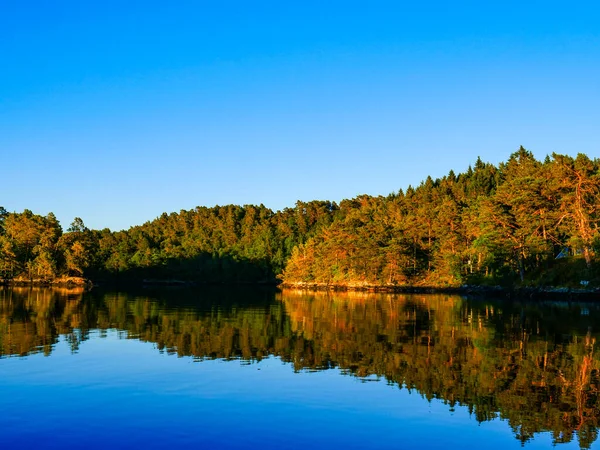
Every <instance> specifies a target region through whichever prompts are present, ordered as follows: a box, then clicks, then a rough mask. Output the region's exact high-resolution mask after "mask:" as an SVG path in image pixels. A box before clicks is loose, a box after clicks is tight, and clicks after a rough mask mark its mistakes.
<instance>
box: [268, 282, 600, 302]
mask: <svg viewBox="0 0 600 450" xmlns="http://www.w3.org/2000/svg"><path fill="white" fill-rule="evenodd" d="M278 287H280V288H289V289H298V290H304V291H333V292H344V291H355V292H361V291H362V292H373V293H389V294H402V293H404V294H457V295H466V296H473V297H481V296H487V297H504V298H509V299H510V298H521V299H523V298H525V299H530V300H564V299H565V297H566V298H567V299H571V298H577V299H582V300H591V301H600V288H596V289H575V288H568V287H554V286H539V287H519V286H516V287H503V286H484V285H462V286H414V285H402V286H385V285H384V286H372V285H325V284H319V283H282V284H281V285H279V286H278Z"/></svg>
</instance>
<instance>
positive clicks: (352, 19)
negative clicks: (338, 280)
mask: <svg viewBox="0 0 600 450" xmlns="http://www.w3.org/2000/svg"><path fill="white" fill-rule="evenodd" d="M0 58H1V59H0V69H1V70H0V166H1V168H2V172H1V180H2V183H1V187H0V205H3V206H4V207H5V208H6V209H8V210H9V211H22V210H23V209H24V208H29V209H31V210H33V211H34V212H36V213H39V214H47V213H48V212H50V211H52V212H54V213H55V214H56V215H57V217H58V218H59V220H60V221H61V224H62V225H63V228H65V229H66V228H67V227H68V226H69V224H70V222H71V221H72V220H73V218H74V217H76V216H79V217H81V218H82V219H83V220H84V222H85V223H86V225H88V226H89V227H91V228H104V227H109V228H111V229H114V230H118V229H123V228H128V227H129V226H132V225H136V224H141V223H143V222H145V221H147V220H152V219H153V218H155V217H157V216H159V215H160V214H161V213H162V212H163V211H166V212H172V211H179V210H180V209H191V208H194V207H195V206H198V205H205V206H213V205H215V204H229V203H235V204H249V203H254V204H259V203H263V204H264V205H266V206H268V207H270V208H272V209H274V210H277V209H281V208H284V207H286V206H293V205H294V203H295V202H296V200H305V201H308V200H313V199H329V200H335V201H339V200H341V199H343V198H351V197H354V196H356V195H358V194H362V193H367V194H372V195H378V194H382V195H387V194H388V193H390V192H392V191H397V190H398V189H400V188H406V187H407V186H408V185H409V184H413V185H416V184H419V182H420V181H421V180H423V179H424V178H426V177H427V175H431V176H433V177H434V178H435V177H440V176H443V175H445V174H447V173H448V171H449V170H450V169H453V170H454V171H455V172H459V171H463V170H465V169H466V168H467V167H468V165H469V164H472V163H474V161H475V160H476V158H477V156H481V157H482V159H483V160H484V161H489V162H492V163H498V162H500V161H504V160H506V159H507V158H508V156H509V155H510V154H511V153H512V152H514V151H515V150H516V149H517V148H518V147H519V145H523V146H525V147H526V148H528V149H529V150H531V151H533V153H534V154H535V155H536V156H537V157H538V158H543V157H544V156H545V155H546V154H549V153H552V152H558V153H566V154H572V155H575V154H577V153H578V152H583V153H587V154H588V155H590V156H592V157H598V156H600V145H599V144H600V7H598V6H596V5H595V2H586V3H583V2H560V3H556V4H554V3H552V2H548V1H544V2H541V1H540V2H523V1H520V2H507V1H504V2H483V1H473V2H435V1H430V2H416V1H415V2H410V3H409V2H399V1H396V2H377V1H369V2H366V1H363V2H352V1H348V0H347V1H340V2H337V1H318V2H312V1H303V2H285V1H273V2H262V1H254V2H248V1H219V2H208V1H189V2H186V1H178V2H165V1H161V2H155V1H151V0H146V1H127V2H125V1H102V2H92V1H90V2H87V1H85V2H82V1H59V0H58V1H55V2H47V1H26V0H20V1H17V0H14V1H13V0H0Z"/></svg>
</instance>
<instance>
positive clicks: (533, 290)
mask: <svg viewBox="0 0 600 450" xmlns="http://www.w3.org/2000/svg"><path fill="white" fill-rule="evenodd" d="M201 286H257V287H265V286H272V287H273V288H277V289H297V290H302V291H309V292H311V291H312V292H327V291H329V292H372V293H382V294H383V293H387V294H455V295H464V296H472V297H484V296H485V297H496V298H501V297H502V298H507V299H517V298H521V299H530V300H565V298H566V299H579V300H589V301H600V288H594V289H578V288H569V287H554V286H539V287H518V286H516V287H505V286H484V285H462V286H427V285H424V286H419V285H400V286H389V285H368V284H354V285H338V284H322V283H305V282H299V283H298V282H297V283H285V282H284V283H279V284H278V283H276V282H265V281H263V282H254V283H250V282H245V283H241V282H240V283H218V282H215V283H211V282H206V281H202V282H198V281H184V280H177V279H168V280H159V279H145V280H141V281H139V280H136V281H121V282H116V283H113V282H108V283H104V282H98V283H97V282H94V281H93V280H90V279H87V278H82V277H61V278H57V279H54V280H39V279H37V280H36V279H34V280H28V279H23V278H19V279H12V280H7V279H0V287H47V288H54V287H56V288H59V287H61V288H62V287H67V288H73V287H82V288H86V289H92V288H94V287H115V288H119V287H124V288H128V287H129V288H130V287H141V288H152V287H182V288H195V287H201Z"/></svg>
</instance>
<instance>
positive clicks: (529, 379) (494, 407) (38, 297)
mask: <svg viewBox="0 0 600 450" xmlns="http://www.w3.org/2000/svg"><path fill="white" fill-rule="evenodd" d="M242 292H246V291H242ZM173 295H175V296H178V295H180V294H178V293H173ZM236 295H241V294H236ZM236 298H238V300H236ZM236 298H233V299H231V298H229V299H228V298H225V297H223V296H222V295H216V296H214V297H210V296H208V297H206V298H204V297H194V298H191V299H188V301H183V300H181V299H178V300H177V301H178V305H175V306H174V305H173V303H172V302H169V301H167V300H161V299H157V298H154V297H153V298H148V297H147V296H143V295H142V296H133V295H125V294H114V293H113V294H103V295H101V296H98V295H97V294H90V293H86V294H84V293H83V292H77V291H62V292H60V291H56V290H45V289H39V290H35V289H33V290H32V289H23V290H19V289H13V290H3V291H0V355H26V354H29V353H34V352H44V353H45V354H49V353H50V352H51V349H52V347H53V345H54V344H55V343H56V342H57V341H58V337H59V335H64V336H66V339H67V341H68V342H69V343H70V345H71V347H72V349H73V350H74V351H76V350H77V348H78V346H79V345H80V343H81V342H82V341H84V340H85V339H87V338H88V336H89V331H90V330H92V329H100V330H107V329H118V330H124V331H126V333H125V335H127V336H128V337H129V338H135V339H139V340H142V341H147V342H153V343H155V344H156V346H157V347H158V348H159V349H160V350H161V351H166V352H169V353H173V354H177V355H179V356H193V357H195V358H197V359H204V358H242V359H246V360H259V359H261V358H262V357H265V356H267V355H276V356H279V357H281V358H282V359H283V360H284V361H288V362H291V363H292V364H293V365H294V368H295V369H296V370H303V369H324V368H330V367H339V368H341V369H343V370H344V371H346V372H349V373H353V374H356V375H358V376H368V375H377V376H380V377H385V378H386V379H387V380H388V382H390V383H392V384H395V385H397V386H399V387H401V388H408V389H410V390H416V391H418V392H419V393H421V395H423V396H424V397H425V398H427V399H429V400H430V399H433V398H437V399H441V400H442V401H444V402H446V403H447V404H449V405H450V407H451V408H453V407H455V405H457V404H458V405H465V406H467V407H468V408H469V410H470V411H471V412H472V414H474V416H475V417H476V418H477V420H479V421H484V420H490V419H492V418H495V417H502V418H504V419H507V420H508V421H509V424H510V426H511V427H512V428H513V430H514V432H515V435H516V436H517V437H518V438H519V439H521V440H523V441H527V440H528V439H530V438H531V436H533V435H534V433H537V432H540V431H544V430H550V431H551V432H552V433H554V440H555V442H568V441H571V440H572V439H573V435H574V433H575V432H577V437H578V439H579V442H580V445H581V446H582V447H583V448H586V447H588V446H589V445H590V443H591V442H593V441H594V440H595V439H596V437H597V428H598V425H599V424H598V418H599V417H600V411H599V407H598V400H599V399H598V392H599V388H600V372H599V371H600V361H599V358H598V350H597V348H596V345H595V344H596V335H595V334H594V333H592V330H595V329H598V322H599V321H600V318H599V317H598V311H597V310H592V311H591V313H590V311H586V314H587V315H585V316H582V315H581V311H580V308H579V307H578V306H577V305H556V304H549V305H539V304H538V305H531V304H518V303H506V302H505V303H502V302H487V301H486V302H474V301H466V300H463V299H461V298H460V297H456V296H446V295H427V296H425V295H412V296H408V295H383V294H382V295H374V294H364V293H353V294H348V293H346V294H325V293H315V294H306V293H302V292H294V291H285V292H284V293H282V294H277V300H278V301H274V300H273V298H272V295H270V296H269V295H267V296H266V297H265V295H262V297H260V296H258V297H256V298H255V297H252V294H251V293H249V292H248V293H247V298H241V297H236ZM194 305H196V306H194Z"/></svg>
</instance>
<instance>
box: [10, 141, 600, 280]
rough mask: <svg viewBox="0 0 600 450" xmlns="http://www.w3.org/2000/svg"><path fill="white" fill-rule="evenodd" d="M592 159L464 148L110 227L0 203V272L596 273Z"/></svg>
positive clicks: (241, 275)
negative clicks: (349, 195)
mask: <svg viewBox="0 0 600 450" xmlns="http://www.w3.org/2000/svg"><path fill="white" fill-rule="evenodd" d="M599 168H600V162H599V160H598V159H593V160H592V159H590V158H588V157H587V156H585V155H581V154H580V155H578V156H577V157H576V158H572V157H569V156H564V155H558V154H553V155H552V157H547V158H546V159H545V160H544V161H543V162H540V161H537V160H536V159H535V158H534V157H533V155H532V153H531V152H529V151H527V150H526V149H524V148H523V147H520V148H519V150H518V151H516V152H515V153H513V154H512V155H511V156H510V158H509V159H508V161H507V162H505V163H501V164H500V165H499V166H498V167H496V166H494V165H492V164H489V163H484V162H483V161H482V160H481V159H479V158H478V159H477V161H476V163H475V165H474V166H473V167H469V169H468V170H467V171H466V172H465V173H460V174H458V175H457V174H455V173H454V172H452V171H450V173H449V174H448V175H447V176H445V177H443V178H441V179H435V180H434V179H432V178H431V177H427V178H426V180H425V181H424V182H422V183H421V184H420V185H419V186H417V187H416V188H415V187H412V186H409V187H408V188H407V189H406V191H405V192H403V191H402V190H400V191H399V192H398V193H397V194H390V195H388V196H386V197H383V196H378V197H372V196H369V195H361V196H358V197H356V198H354V199H349V200H342V201H341V202H340V204H339V206H338V205H337V204H336V203H332V202H329V201H312V202H300V201H299V202H297V203H296V205H295V206H294V207H293V208H286V209H284V210H282V211H278V212H273V211H272V210H270V209H268V208H266V207H265V206H263V205H259V206H255V205H245V206H237V205H227V206H215V207H212V208H208V207H197V208H195V209H193V210H189V211H185V210H182V211H180V212H179V213H171V214H166V213H164V214H162V215H161V216H160V217H158V218H157V219H155V220H153V221H151V222H147V223H145V224H143V225H140V226H135V227H132V228H130V229H129V230H127V231H120V232H111V231H110V230H100V231H98V230H90V229H88V228H87V227H86V226H85V225H84V223H83V221H82V220H81V219H80V218H75V220H74V221H73V223H72V224H71V226H70V227H69V228H68V229H67V232H66V233H64V234H63V232H62V229H61V228H60V225H59V224H58V222H57V221H56V218H55V217H54V216H53V215H52V213H50V214H48V216H46V217H43V216H38V215H35V214H33V213H32V212H31V211H29V210H25V211H24V212H23V213H8V212H6V210H4V208H0V277H1V278H3V279H11V278H20V279H23V280H24V279H29V280H41V281H44V280H49V279H52V278H53V277H56V276H60V275H69V276H84V277H89V278H92V279H94V280H100V281H110V280H119V281H141V280H144V279H146V280H148V279H151V280H162V281H164V280H169V279H171V280H181V281H194V282H213V283H215V282H216V283H221V282H226V283H231V282H233V283H256V282H261V283H273V282H275V281H276V279H277V278H279V279H283V280H284V281H285V282H286V283H288V284H303V283H308V284H317V285H322V286H328V285H337V286H346V287H372V286H390V287H393V286H399V285H406V284H412V285H429V286H457V285H460V284H464V283H484V284H501V285H506V286H511V285H515V284H521V285H532V284H538V283H539V284H544V285H547V284H553V283H558V284H560V285H578V283H580V282H581V281H589V282H590V284H589V286H590V287H592V286H596V287H598V286H600V284H599V282H598V281H599V280H598V277H597V276H595V275H594V274H596V273H597V272H598V258H597V254H598V251H599V250H600V232H599V228H598V226H599V220H600V171H599ZM565 249H566V253H565ZM559 254H560V255H561V258H562V256H567V262H566V263H565V262H563V261H559V260H557V259H556V256H557V255H559ZM579 258H583V260H584V261H585V269H584V270H582V271H580V270H576V269H577V268H578V267H579V265H580V263H579ZM567 266H569V267H571V266H572V268H569V269H568V270H567V271H566V272H564V274H565V276H560V274H559V273H558V271H559V270H564V269H565V268H566V267H567ZM545 274H546V275H545Z"/></svg>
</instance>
